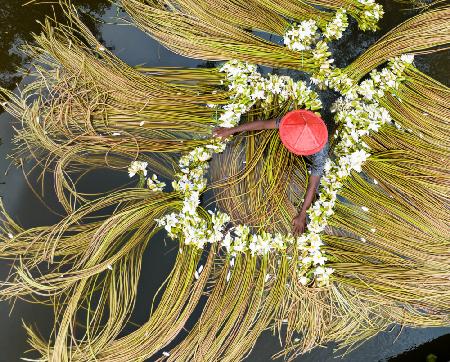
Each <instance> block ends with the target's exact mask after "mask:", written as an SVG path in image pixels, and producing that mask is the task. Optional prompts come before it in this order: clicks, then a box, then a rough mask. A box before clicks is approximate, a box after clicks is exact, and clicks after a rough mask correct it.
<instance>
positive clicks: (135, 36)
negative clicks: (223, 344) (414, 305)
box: [0, 0, 450, 362]
mask: <svg viewBox="0 0 450 362" xmlns="http://www.w3.org/2000/svg"><path fill="white" fill-rule="evenodd" d="M22 3H23V1H21V0H0V82H1V84H2V86H5V87H8V88H10V89H14V88H15V87H16V84H17V83H20V82H22V83H25V82H26V79H21V77H20V76H19V75H18V74H17V73H16V71H15V70H16V68H17V67H25V68H26V67H27V63H28V62H29V59H25V58H23V56H21V55H20V53H19V52H18V50H17V49H18V46H19V45H20V44H21V43H22V42H24V41H31V39H32V35H31V34H32V32H39V29H40V25H39V24H38V23H37V21H43V19H44V18H45V16H46V15H52V14H55V15H56V16H57V17H59V16H60V15H58V12H57V11H56V10H54V9H53V8H52V6H51V5H40V6H26V7H23V6H21V4H22ZM77 3H78V4H80V5H81V6H82V7H83V8H84V10H85V11H86V12H88V13H89V14H90V16H86V17H85V20H86V21H87V22H89V24H90V26H91V29H92V30H93V31H94V33H95V34H96V36H98V38H99V39H102V40H103V41H104V43H105V45H106V46H107V47H108V48H110V49H111V50H113V51H114V52H115V53H116V54H118V56H119V57H121V58H122V59H123V60H124V61H126V62H127V63H129V64H132V65H137V64H145V65H149V66H163V65H164V66H189V67H195V66H198V65H202V64H203V62H202V61H197V60H192V59H187V58H183V57H180V56H177V55H175V54H173V53H171V52H170V51H168V50H166V49H164V48H163V47H161V46H160V45H159V44H158V43H156V42H155V41H153V40H151V39H150V38H149V37H148V36H146V35H145V34H143V33H142V32H140V31H139V30H137V29H135V28H132V27H128V26H117V25H114V24H110V23H114V22H115V21H116V20H115V18H114V17H115V16H116V15H117V10H116V9H115V8H111V7H110V5H109V1H108V0H103V1H93V0H79V1H77ZM384 5H385V9H386V15H385V18H384V19H383V21H382V23H381V26H382V30H381V31H380V32H379V33H377V34H373V33H371V34H361V33H359V32H357V31H356V26H355V24H351V27H350V30H349V31H347V33H346V34H345V36H344V38H343V39H341V40H340V41H339V42H338V43H337V44H336V46H335V47H334V48H335V49H334V51H335V54H336V56H335V58H336V59H337V62H338V65H340V66H342V65H344V64H347V63H348V62H349V61H352V60H353V59H354V58H356V57H357V56H358V55H359V54H360V53H361V52H363V51H364V50H365V49H366V48H367V47H368V46H369V45H370V44H372V43H373V42H374V41H375V40H376V39H377V38H378V37H379V36H380V34H382V33H385V32H386V31H388V30H389V29H391V28H392V27H394V26H395V25H397V24H399V23H400V22H401V21H402V19H405V18H407V17H410V16H411V15H412V13H411V12H404V11H401V8H400V7H399V5H398V4H395V3H393V2H390V3H389V4H384ZM95 18H97V19H102V20H103V21H104V22H106V23H108V24H102V23H100V22H96V21H95ZM348 44H352V45H351V46H348ZM416 64H418V65H419V67H420V68H421V69H422V70H423V71H425V72H427V73H428V74H430V75H431V76H433V77H435V78H437V79H439V80H440V81H441V82H444V83H447V84H448V74H449V53H448V52H444V53H440V54H435V55H433V56H427V57H419V58H418V59H417V60H416ZM11 137H12V119H11V117H9V115H7V114H5V113H3V114H1V115H0V138H1V140H2V142H3V144H2V145H1V146H0V182H5V184H4V185H3V184H0V195H1V196H2V197H3V201H4V203H5V205H6V208H7V210H8V211H9V212H10V214H11V215H12V216H13V217H14V218H15V219H16V220H17V221H18V222H19V223H20V224H22V225H24V226H26V227H30V226H37V225H51V224H53V223H54V222H55V221H57V220H58V216H57V215H55V214H52V213H51V212H49V211H48V210H47V209H46V208H45V207H44V205H43V204H42V203H41V202H40V201H39V199H38V198H37V197H36V196H35V195H34V194H33V193H32V192H31V190H30V189H29V187H28V186H27V184H26V182H25V178H24V176H23V174H22V170H19V169H17V168H16V167H15V166H12V167H10V168H9V161H8V160H7V159H6V156H7V154H8V153H9V152H10V151H11V147H12V145H11ZM8 169H9V171H8V173H7V174H6V175H5V172H6V171H7V170H8ZM35 178H36V174H31V175H30V176H29V179H30V180H31V182H32V183H34V182H35V181H34V180H35ZM47 181H48V182H46V184H45V200H46V202H48V203H49V204H50V205H51V206H52V207H55V208H56V209H57V208H58V205H57V203H56V200H55V197H54V193H53V190H52V185H51V180H50V179H48V180H47ZM127 181H128V180H127V176H126V175H125V174H123V173H120V174H117V173H114V172H112V171H108V170H99V171H97V172H95V173H94V174H92V175H90V176H89V177H88V178H86V179H85V180H84V182H83V183H82V184H81V185H80V187H81V188H82V189H83V190H84V191H87V192H89V191H93V190H98V189H99V188H105V189H111V188H112V187H113V186H119V185H121V184H123V183H126V182H127ZM99 185H100V186H99ZM175 254H176V248H175V245H174V244H173V243H170V242H169V241H167V242H166V241H165V240H164V239H163V236H160V237H159V238H155V240H154V241H153V242H152V243H151V245H150V247H149V250H147V252H146V255H145V259H144V262H143V268H142V275H141V282H140V285H139V293H138V300H137V304H136V310H135V313H134V315H133V318H132V319H133V321H134V322H136V323H138V324H140V323H143V322H144V321H146V320H147V319H148V313H149V309H150V308H149V306H150V303H151V300H152V296H153V294H154V293H155V291H156V289H157V288H158V287H159V286H160V284H161V282H162V281H163V280H164V278H165V276H166V275H167V273H168V272H169V271H170V270H171V267H172V263H173V260H174V256H175ZM9 267H10V266H9V265H8V264H7V263H5V262H3V261H2V262H0V280H4V278H5V276H6V275H7V273H8V271H9ZM12 307H13V304H10V303H5V302H3V303H0V362H14V361H19V359H20V357H28V358H32V357H33V354H32V353H25V351H26V350H27V349H28V348H29V347H28V345H27V343H26V335H25V332H24V330H23V328H22V320H23V321H25V322H27V323H29V324H32V325H34V326H36V327H37V328H38V330H39V331H40V333H41V334H42V335H44V336H48V335H49V334H50V332H51V329H50V328H51V325H52V322H53V320H52V318H53V316H52V310H51V309H50V308H47V307H43V306H40V305H36V304H31V303H26V302H23V301H17V302H16V303H15V304H14V308H12ZM132 328H133V327H130V329H132ZM449 333H450V328H426V329H416V330H415V329H408V328H406V329H403V330H402V332H401V333H400V334H399V328H398V327H394V328H393V330H392V331H391V332H390V333H387V332H386V333H381V334H380V335H378V336H377V337H376V338H373V339H371V340H369V341H367V342H366V343H365V344H363V345H362V346H361V347H360V348H358V349H357V350H355V351H354V352H351V353H349V354H348V355H346V356H345V357H343V358H342V360H343V361H352V362H357V361H358V362H359V361H366V362H372V361H382V360H387V359H389V358H390V357H393V356H396V355H398V354H400V353H402V352H404V351H407V350H410V349H413V348H415V346H418V345H421V344H423V343H425V342H427V341H430V340H435V342H434V344H430V345H425V347H422V349H417V350H416V351H413V352H410V353H412V354H409V355H403V358H404V359H402V360H401V361H413V362H415V361H425V359H424V358H425V357H424V356H426V355H427V354H428V353H431V352H435V354H436V355H438V356H439V358H440V359H439V360H438V361H449V360H450V345H449V342H450V341H449V338H448V334H449ZM443 335H447V337H441V338H439V337H440V336H443ZM443 338H444V339H443ZM445 338H446V339H445ZM427 346H428V347H427ZM332 347H333V346H328V348H317V349H315V350H314V351H312V352H311V353H309V354H306V355H305V356H303V357H301V358H298V360H299V361H308V362H309V361H311V362H312V361H314V362H316V361H320V362H325V361H330V362H331V361H335V360H336V359H335V357H336V356H337V355H335V354H333V352H332ZM279 349H280V346H279V345H278V340H277V339H276V338H275V337H273V336H271V335H270V334H269V333H267V334H265V335H263V336H262V337H261V338H260V340H259V342H258V343H257V345H256V347H255V349H254V351H253V352H252V354H251V355H250V356H249V358H248V361H255V362H257V361H269V360H270V356H271V355H272V354H273V353H275V352H277V351H278V350H279ZM438 352H439V353H438ZM405 356H406V357H405ZM398 358H400V357H398ZM405 358H406V359H405ZM398 361H400V360H398Z"/></svg>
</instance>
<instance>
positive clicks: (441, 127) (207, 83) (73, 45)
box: [0, 0, 450, 362]
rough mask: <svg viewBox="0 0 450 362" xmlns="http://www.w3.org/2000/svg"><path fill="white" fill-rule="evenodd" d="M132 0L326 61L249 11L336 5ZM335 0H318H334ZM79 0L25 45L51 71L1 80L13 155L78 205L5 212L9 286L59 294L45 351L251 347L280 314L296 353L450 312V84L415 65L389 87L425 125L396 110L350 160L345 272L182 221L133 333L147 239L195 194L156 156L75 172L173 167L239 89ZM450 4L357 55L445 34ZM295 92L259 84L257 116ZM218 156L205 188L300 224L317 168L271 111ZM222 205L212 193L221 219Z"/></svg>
mask: <svg viewBox="0 0 450 362" xmlns="http://www.w3.org/2000/svg"><path fill="white" fill-rule="evenodd" d="M121 3H122V5H123V6H124V8H125V9H126V10H127V11H128V12H129V14H130V15H131V17H132V18H133V20H134V21H135V22H136V24H137V25H138V26H139V27H141V28H142V29H144V30H145V31H147V32H149V33H150V35H151V36H154V37H155V38H157V39H158V40H160V41H161V42H163V44H165V45H167V46H169V47H170V48H171V49H174V50H176V51H178V52H180V53H183V54H186V55H188V56H192V57H197V58H202V59H215V60H217V59H232V58H238V59H241V60H248V61H252V62H255V63H259V64H266V65H271V66H276V67H289V68H294V69H300V70H306V71H313V70H314V69H313V68H314V67H313V66H312V65H311V64H313V63H310V62H309V61H308V59H310V58H311V54H309V52H308V51H305V52H303V55H302V56H299V55H298V53H294V52H292V51H289V50H287V49H286V48H283V47H281V46H279V45H276V44H273V43H271V42H269V41H265V40H263V39H262V38H259V37H257V36H255V35H253V34H251V33H250V32H248V31H247V30H246V29H254V30H259V31H265V32H269V33H273V34H282V33H283V32H284V30H285V28H286V26H287V24H288V19H289V18H290V17H291V16H292V14H293V13H295V14H297V15H298V16H299V17H300V19H299V20H302V19H306V18H314V19H317V20H318V21H319V24H320V19H325V20H329V18H330V14H331V13H330V12H325V11H319V10H317V9H316V8H315V7H313V6H312V4H308V3H306V2H296V1H295V2H294V1H292V2H291V1H287V0H284V1H283V2H282V5H281V3H280V2H275V1H268V0H251V1H248V0H246V1H220V2H214V1H210V0H204V1H189V0H186V1H184V0H183V1H182V0H180V1H168V2H166V1H165V2H162V1H161V2H159V1H143V0H142V1H139V0H122V2H121ZM314 3H316V4H317V3H319V2H318V1H314ZM337 3H338V2H336V1H333V2H330V1H326V2H320V4H321V5H322V6H324V7H327V6H328V7H329V8H332V9H333V8H336V7H337V5H336V4H337ZM339 3H340V2H339ZM348 3H350V2H349V1H345V2H344V1H343V2H342V6H345V4H348ZM276 4H280V5H279V6H276ZM348 7H349V9H351V8H352V7H351V6H350V5H349V6H348ZM357 7H358V6H357V4H356V3H353V8H354V9H357ZM65 10H66V15H67V17H68V19H69V20H70V22H69V24H70V26H69V25H68V26H63V25H61V24H56V23H53V22H51V21H47V22H46V23H45V25H44V28H43V32H42V34H41V35H39V36H36V38H35V43H34V44H33V45H29V46H28V47H27V48H26V49H25V51H27V52H28V53H29V54H31V55H32V56H33V57H34V59H35V62H34V69H35V71H34V73H33V74H32V76H34V77H35V79H34V80H33V81H32V82H31V83H30V84H29V85H28V86H27V87H25V88H24V89H23V90H22V91H21V92H20V93H19V94H13V93H11V92H8V91H6V90H3V91H2V98H3V102H5V104H4V106H5V108H6V110H7V111H9V112H10V113H11V114H13V115H14V116H15V117H16V118H17V119H18V120H19V121H20V125H21V128H19V129H18V132H17V135H16V139H15V140H16V142H17V150H16V153H15V157H16V158H17V159H19V160H21V161H22V163H23V164H26V163H27V161H28V160H30V159H31V160H34V161H35V162H37V164H38V166H40V167H42V169H43V171H42V172H43V173H46V172H47V173H49V172H50V173H52V174H53V176H54V183H55V189H56V190H57V195H58V198H59V199H60V201H61V203H62V205H63V206H64V207H65V209H66V210H67V216H65V217H64V218H62V219H61V221H60V222H59V223H57V224H56V225H52V226H45V227H36V228H31V229H23V228H22V227H21V226H20V225H18V224H17V223H15V222H14V220H13V219H12V218H11V217H10V216H8V214H7V212H6V211H5V210H3V214H2V215H3V222H2V226H1V228H0V231H1V232H0V241H1V243H0V257H1V258H2V259H8V260H11V261H13V263H14V264H13V269H12V270H13V271H12V273H11V275H10V277H9V278H8V280H6V281H4V282H2V283H1V284H0V299H2V300H6V299H11V298H16V297H20V298H29V299H34V300H36V299H37V300H40V301H42V302H43V303H48V302H51V303H52V304H53V305H54V309H55V326H54V330H53V333H52V335H51V336H46V337H45V338H44V337H41V336H40V335H39V333H37V332H36V331H34V330H33V329H31V328H28V327H27V331H28V333H29V341H30V343H31V345H32V347H33V348H34V349H35V350H36V351H38V352H39V354H40V355H41V360H46V361H94V360H95V361H108V362H111V361H144V360H146V359H148V358H152V359H161V360H169V361H238V360H242V359H244V358H245V357H246V356H247V355H248V353H249V352H250V351H251V350H252V348H253V346H254V345H255V343H256V341H257V339H258V337H259V336H260V335H261V333H262V332H263V331H265V330H267V329H272V330H273V331H274V332H275V333H279V334H280V338H281V339H282V340H283V345H282V349H281V351H280V352H279V356H285V357H286V358H287V359H288V360H292V359H294V358H295V357H296V356H298V355H299V354H301V353H304V352H306V351H309V350H311V349H312V348H314V347H315V346H318V345H323V344H326V343H327V342H330V341H334V342H337V343H338V345H339V346H340V347H352V346H357V345H358V344H359V343H361V342H363V341H364V340H366V339H368V338H370V337H371V336H373V335H375V334H376V333H378V332H380V331H383V330H386V328H388V326H390V325H392V324H395V323H397V324H402V325H406V326H418V327H425V326H442V325H448V324H449V322H450V321H449V317H448V316H449V312H450V278H449V277H450V265H449V260H450V258H449V256H450V255H449V254H450V252H449V240H448V235H449V231H450V230H449V226H450V225H449V220H448V217H447V213H448V207H449V205H448V196H449V176H450V175H449V173H448V170H449V167H448V166H449V152H450V144H449V143H450V142H449V139H448V137H446V131H447V129H448V126H449V124H448V123H449V119H450V108H449V104H450V89H449V88H447V87H446V86H444V85H443V84H440V83H439V82H437V81H435V80H434V79H432V78H430V77H428V76H427V75H425V74H424V73H422V72H420V71H419V70H417V69H415V68H414V67H410V68H408V70H407V71H406V74H405V81H404V82H402V83H401V85H400V87H399V89H398V91H397V93H396V96H392V95H390V94H386V96H385V97H383V98H382V99H380V103H381V104H382V105H383V106H384V107H385V108H386V109H387V110H388V111H389V113H390V114H391V116H392V118H393V119H394V120H395V122H396V123H398V124H400V125H401V126H402V128H403V129H408V130H410V131H409V132H404V131H403V130H402V129H397V128H396V127H393V126H392V125H384V126H383V127H382V128H381V129H380V130H379V131H378V132H377V133H374V134H373V135H371V136H367V137H365V138H364V142H366V143H367V144H368V145H369V146H370V148H371V157H370V158H369V159H368V160H367V162H366V163H365V164H364V165H363V170H362V172H361V173H357V172H354V171H353V172H352V174H351V176H350V177H348V178H347V180H346V182H345V184H344V185H343V188H342V190H341V192H340V193H339V195H340V198H339V199H338V201H337V203H336V206H335V209H336V211H335V213H334V215H333V216H332V217H331V218H330V220H329V225H328V227H327V228H326V229H325V231H324V234H323V237H322V239H323V240H324V242H325V244H326V245H325V246H324V247H323V248H324V250H325V252H326V254H327V256H328V259H329V261H328V263H329V265H330V266H332V267H333V269H334V270H335V271H334V273H333V274H332V276H331V281H330V284H329V286H324V287H320V288H319V287H312V288H311V287H308V286H304V285H302V284H301V283H299V282H298V281H297V278H295V275H296V274H295V273H296V268H297V267H296V260H297V259H298V255H297V253H298V251H297V249H296V248H287V249H286V250H285V251H284V252H282V253H277V254H276V255H274V254H268V255H266V256H264V257H258V256H255V255H252V254H251V253H244V254H238V255H237V256H236V257H235V258H234V259H233V262H232V263H230V255H229V254H227V253H224V251H223V249H220V245H218V244H211V245H209V246H208V247H207V248H205V249H204V250H201V249H198V248H197V247H195V246H189V245H183V240H179V243H180V245H179V248H180V252H179V253H178V255H177V258H176V261H175V264H174V267H173V269H172V271H171V272H170V275H168V277H167V279H166V281H165V282H164V284H163V285H162V286H161V289H160V291H159V293H158V296H155V298H154V300H155V301H154V303H153V305H152V308H151V310H150V311H149V312H150V315H149V318H148V321H147V322H145V323H144V324H142V325H140V326H139V327H138V328H135V329H134V331H133V332H131V333H130V334H127V335H124V334H123V330H124V328H125V327H126V326H127V324H128V323H129V319H130V316H131V313H132V311H133V307H134V303H135V300H136V294H137V285H138V279H139V276H140V269H141V262H142V256H143V253H144V251H145V249H146V248H147V246H148V243H149V242H151V241H152V238H153V236H154V235H155V234H156V233H157V232H158V231H159V230H160V229H161V227H160V226H159V225H158V224H157V223H156V221H155V219H158V218H161V217H162V216H164V215H167V214H168V213H170V212H173V211H179V210H180V209H181V208H182V195H181V194H180V192H178V191H171V192H162V191H156V192H155V191H152V190H150V189H148V188H146V187H145V186H144V184H143V183H144V179H143V175H141V177H140V181H139V182H138V183H137V184H136V185H135V187H132V188H123V189H120V190H116V191H113V192H111V193H109V194H104V195H95V196H92V195H86V194H83V193H81V192H79V191H77V187H76V181H75V179H74V178H73V177H72V176H74V177H78V175H79V174H80V173H81V174H83V173H84V172H87V171H89V170H90V169H93V168H100V167H114V168H117V169H121V170H126V167H127V166H128V165H129V164H130V162H131V161H133V160H136V159H139V160H143V161H147V162H148V163H149V167H150V169H151V170H152V171H154V172H155V173H157V174H158V175H163V176H165V177H168V178H173V176H174V174H175V173H176V172H178V171H179V166H178V164H177V163H178V160H179V157H180V153H183V152H187V151H189V150H191V149H193V148H194V147H196V146H198V145H205V144H207V143H208V142H210V139H209V138H210V134H211V128H212V127H213V126H214V125H216V124H217V115H216V112H217V111H216V108H210V107H206V104H214V105H223V104H226V102H227V99H228V98H229V96H230V94H229V92H228V91H227V90H226V89H225V88H224V87H223V86H222V85H221V81H223V80H224V74H223V73H220V72H219V71H218V70H217V69H174V68H160V69H156V68H155V69H152V68H146V69H143V68H141V69H139V70H137V69H134V68H132V67H130V66H128V65H126V64H125V63H123V62H122V61H121V60H120V59H118V58H117V57H115V56H114V55H113V54H112V53H111V52H110V51H108V50H107V49H105V48H104V47H103V46H102V45H101V44H100V43H98V42H97V40H96V39H95V37H94V36H93V35H92V34H91V33H90V32H89V30H88V29H87V28H86V27H85V26H84V25H83V24H82V23H81V21H80V20H78V17H77V13H76V10H75V9H74V8H73V7H70V6H67V7H65ZM349 11H350V10H349ZM230 12H233V13H232V14H235V15H236V16H231V15H232V14H229V13H230ZM355 12H356V10H355ZM449 13H450V11H449V9H448V8H440V9H436V10H431V11H428V12H424V13H422V14H420V15H417V16H415V17H413V18H411V19H410V20H408V21H406V22H405V23H404V24H402V25H400V26H399V27H397V28H395V29H393V30H392V31H391V32H389V33H388V34H386V35H385V36H384V37H383V38H382V39H380V40H379V41H378V42H377V43H375V44H374V45H373V46H372V47H371V48H369V49H368V50H367V51H366V52H365V53H364V54H362V55H361V56H360V57H359V58H358V59H356V60H355V62H353V63H352V64H350V65H349V66H348V67H347V68H345V69H344V72H345V73H347V74H348V75H349V76H350V77H351V78H352V79H353V80H355V81H358V80H360V79H361V78H362V77H364V76H365V74H367V73H368V72H370V71H371V70H372V69H374V68H375V67H377V66H378V65H380V64H383V63H384V62H386V60H387V59H388V57H391V56H393V55H399V54H403V53H408V52H416V53H417V52H420V51H422V52H428V51H431V50H433V49H434V48H435V47H437V46H440V45H445V44H448V42H449V40H450V35H449V34H450V31H449V30H450V23H449V21H448V19H449V15H450V14H449ZM255 14H258V16H256V15H255ZM350 14H352V13H351V12H350ZM228 15H230V16H228ZM417 34H421V36H417ZM290 106H291V104H290V102H289V101H288V102H286V103H285V104H282V105H281V106H280V105H277V106H274V108H273V109H271V110H269V111H267V110H266V109H262V108H260V107H259V105H258V104H257V105H255V106H254V107H253V108H252V110H251V112H250V113H249V114H248V115H247V118H248V119H249V120H252V119H256V118H262V117H263V118H269V117H272V116H274V115H278V114H281V113H283V112H285V111H286V110H287V109H289V108H290ZM211 169H212V173H211V183H210V185H209V186H208V189H209V190H212V191H214V194H215V195H216V200H215V201H216V205H217V207H219V208H220V209H221V210H223V211H225V212H227V213H228V214H229V215H230V217H231V223H232V224H233V223H234V224H239V223H243V222H245V223H247V224H249V225H252V226H253V228H255V229H258V230H268V231H271V232H281V233H284V234H286V233H288V232H289V231H290V222H291V219H292V217H293V216H294V215H295V207H296V206H297V205H298V204H299V202H300V201H301V198H302V197H303V193H304V187H305V183H306V180H307V178H308V174H307V171H306V169H305V164H304V162H303V161H302V159H301V158H299V157H296V156H294V155H292V154H291V153H289V152H288V151H287V150H286V149H285V148H284V147H283V146H282V144H281V142H280V141H279V138H278V136H277V135H276V133H275V132H274V131H267V132H258V133H251V134H249V135H245V136H237V137H235V138H234V140H233V141H232V142H231V143H230V144H229V145H228V146H227V149H226V150H225V152H224V153H223V154H221V155H218V156H216V157H215V159H214V160H213V161H212V165H211ZM374 180H376V182H374ZM361 205H364V207H365V208H366V209H365V210H362V208H361ZM206 208H207V205H201V206H199V207H198V209H199V211H198V213H199V214H200V215H201V216H202V217H203V218H204V219H205V220H207V222H210V221H211V220H210V219H211V217H210V214H209V213H208V212H207V211H206ZM111 210H113V211H111ZM105 211H106V214H105ZM99 215H101V216H99ZM173 243H175V241H174V242H173ZM200 264H201V265H202V266H201V269H199V266H200ZM205 294H206V295H207V299H206V302H205V301H204V300H203V299H202V297H203V296H204V295H205ZM199 308H200V310H201V313H200V316H199V317H198V320H197V321H196V323H195V325H194V326H193V327H192V328H190V330H189V331H187V332H186V331H185V325H186V323H187V321H188V320H189V319H190V318H192V315H193V313H194V311H195V310H198V309H199ZM180 335H183V338H182V339H181V340H180V339H179V338H178V337H179V336H180ZM175 340H176V341H177V344H174V341H175Z"/></svg>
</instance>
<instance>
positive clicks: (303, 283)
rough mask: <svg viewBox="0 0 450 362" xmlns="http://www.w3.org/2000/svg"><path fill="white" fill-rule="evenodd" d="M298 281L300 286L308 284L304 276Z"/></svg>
mask: <svg viewBox="0 0 450 362" xmlns="http://www.w3.org/2000/svg"><path fill="white" fill-rule="evenodd" d="M298 281H299V282H300V284H302V285H306V284H308V283H309V280H308V278H307V277H305V276H304V275H303V276H301V277H300V278H299V279H298Z"/></svg>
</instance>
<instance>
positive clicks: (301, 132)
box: [280, 109, 328, 156]
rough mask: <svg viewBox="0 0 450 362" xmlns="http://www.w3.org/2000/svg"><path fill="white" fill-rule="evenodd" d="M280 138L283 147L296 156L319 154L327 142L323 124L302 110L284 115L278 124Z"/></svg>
mask: <svg viewBox="0 0 450 362" xmlns="http://www.w3.org/2000/svg"><path fill="white" fill-rule="evenodd" d="M280 138H281V142H283V144H284V146H285V147H286V148H287V149H288V150H289V151H291V152H292V153H295V154H296V155H302V156H308V155H312V154H314V153H317V152H319V151H320V150H321V149H322V148H323V146H325V144H326V143H327V140H328V131H327V126H326V125H325V122H324V121H323V120H322V118H320V117H319V116H317V115H316V114H314V113H313V112H311V111H306V110H304V109H301V110H295V111H291V112H288V113H286V115H285V116H284V117H283V118H282V119H281V123H280Z"/></svg>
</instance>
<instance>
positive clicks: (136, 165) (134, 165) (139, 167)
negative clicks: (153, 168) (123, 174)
mask: <svg viewBox="0 0 450 362" xmlns="http://www.w3.org/2000/svg"><path fill="white" fill-rule="evenodd" d="M147 165H148V163H147V162H143V161H133V162H131V164H130V167H128V175H129V176H130V177H133V176H134V175H136V174H137V173H139V172H142V173H143V175H144V176H147Z"/></svg>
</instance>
